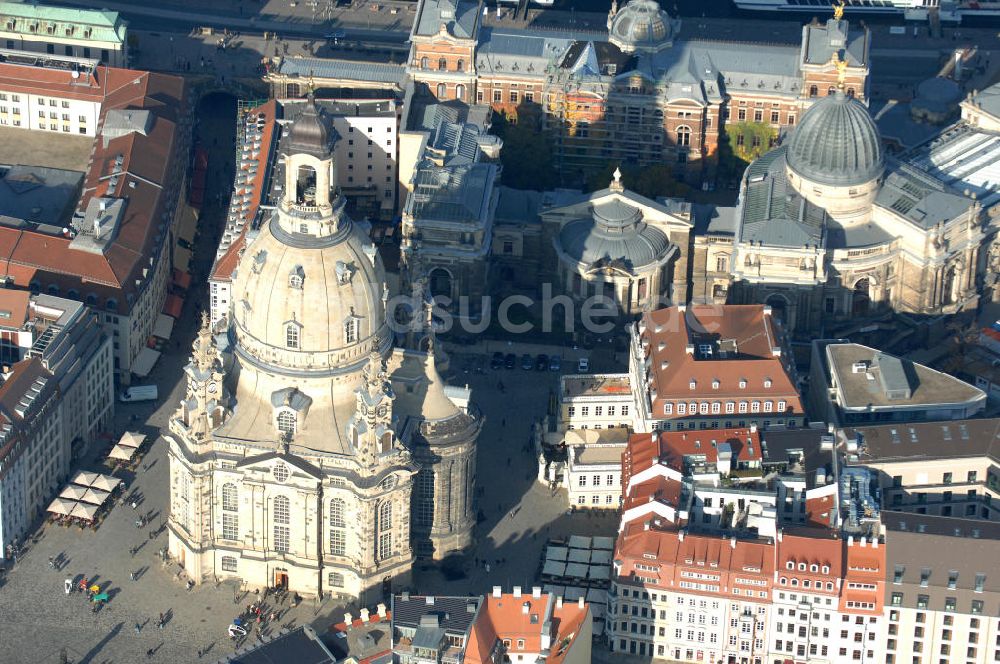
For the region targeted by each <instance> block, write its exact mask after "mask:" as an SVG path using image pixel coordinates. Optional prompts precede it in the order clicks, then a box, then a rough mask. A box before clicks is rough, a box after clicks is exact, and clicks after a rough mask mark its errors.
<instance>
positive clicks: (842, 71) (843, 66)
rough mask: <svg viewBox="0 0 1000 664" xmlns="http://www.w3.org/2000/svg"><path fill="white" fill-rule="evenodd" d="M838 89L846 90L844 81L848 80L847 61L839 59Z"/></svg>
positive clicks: (837, 63)
mask: <svg viewBox="0 0 1000 664" xmlns="http://www.w3.org/2000/svg"><path fill="white" fill-rule="evenodd" d="M836 66H837V87H838V88H840V89H841V90H843V89H844V81H846V80H847V59H846V58H843V59H841V58H840V57H837V62H836Z"/></svg>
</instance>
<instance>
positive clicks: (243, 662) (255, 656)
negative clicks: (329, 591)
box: [228, 627, 337, 664]
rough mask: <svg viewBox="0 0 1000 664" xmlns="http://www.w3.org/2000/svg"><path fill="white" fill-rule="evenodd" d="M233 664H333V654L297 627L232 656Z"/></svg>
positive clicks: (334, 660) (314, 634) (317, 638)
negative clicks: (282, 663)
mask: <svg viewBox="0 0 1000 664" xmlns="http://www.w3.org/2000/svg"><path fill="white" fill-rule="evenodd" d="M228 661H230V662H233V664H273V663H274V662H297V663H298V664H334V663H335V662H336V661H337V660H336V658H335V657H334V655H333V653H332V652H330V651H329V650H328V649H327V648H326V646H324V645H323V643H322V642H321V641H320V640H319V637H318V636H317V635H316V632H314V631H313V630H312V629H311V628H309V627H299V628H298V629H296V630H293V631H291V632H289V633H288V634H281V635H279V636H276V637H275V638H274V639H272V640H271V641H268V642H267V643H264V644H262V645H259V646H257V647H256V648H253V649H252V650H250V651H248V652H245V653H242V654H236V655H233V656H232V658H231V659H230V660H228Z"/></svg>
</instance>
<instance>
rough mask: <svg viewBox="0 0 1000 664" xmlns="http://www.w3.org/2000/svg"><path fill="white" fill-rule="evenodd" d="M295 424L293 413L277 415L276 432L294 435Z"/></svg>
mask: <svg viewBox="0 0 1000 664" xmlns="http://www.w3.org/2000/svg"><path fill="white" fill-rule="evenodd" d="M296 424H297V422H296V418H295V413H293V412H291V411H288V410H283V411H281V412H280V413H278V431H280V432H281V433H288V434H293V433H295V426H296Z"/></svg>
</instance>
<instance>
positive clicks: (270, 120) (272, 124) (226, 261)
mask: <svg viewBox="0 0 1000 664" xmlns="http://www.w3.org/2000/svg"><path fill="white" fill-rule="evenodd" d="M248 112H250V113H254V114H262V115H263V116H264V127H263V129H262V130H261V149H260V153H259V155H258V157H257V159H256V161H257V163H258V167H257V174H256V175H255V176H254V180H253V185H252V186H251V193H250V195H251V197H252V198H251V200H250V207H249V208H248V209H247V210H246V212H245V213H242V216H243V220H244V222H245V224H244V226H243V229H242V230H241V231H240V234H239V237H238V238H236V239H235V240H234V241H233V243H232V244H231V245H229V248H228V249H227V250H226V252H225V253H224V254H222V256H220V257H219V258H218V259H216V261H215V265H214V266H213V268H212V274H211V276H210V277H209V278H210V279H212V280H213V281H229V280H231V279H232V277H233V271H234V270H235V269H236V264H237V263H238V262H239V259H240V252H241V251H242V250H243V246H244V245H245V244H246V232H247V229H248V228H250V224H251V223H252V222H253V220H254V218H255V217H256V216H257V210H258V208H259V207H260V202H261V199H262V198H263V197H264V194H265V193H266V192H265V191H264V184H265V180H266V177H267V171H268V168H267V167H268V160H269V159H270V158H271V145H272V143H273V142H274V140H275V139H276V138H277V126H278V123H277V122H276V118H277V113H278V102H277V101H275V100H274V99H272V100H271V101H268V102H265V103H263V104H261V105H260V106H257V107H255V108H252V109H250V111H248ZM249 171H250V169H249V166H247V167H246V168H244V169H242V171H241V173H244V174H245V173H249ZM233 200H236V196H235V195H234V196H233ZM231 211H235V207H232V208H231Z"/></svg>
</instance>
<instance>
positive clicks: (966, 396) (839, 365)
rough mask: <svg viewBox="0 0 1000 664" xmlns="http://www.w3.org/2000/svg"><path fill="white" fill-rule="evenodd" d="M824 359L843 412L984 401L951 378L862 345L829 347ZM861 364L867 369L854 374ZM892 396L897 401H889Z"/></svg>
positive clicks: (976, 390)
mask: <svg viewBox="0 0 1000 664" xmlns="http://www.w3.org/2000/svg"><path fill="white" fill-rule="evenodd" d="M826 356H827V362H828V363H829V367H830V374H831V377H832V378H833V380H834V382H835V384H836V387H837V390H838V392H839V394H840V399H841V404H840V405H841V406H842V407H843V408H850V409H857V408H862V409H866V408H872V407H875V408H879V407H881V408H893V407H905V406H931V405H938V404H940V405H946V404H962V403H974V402H976V401H984V402H985V399H986V394H985V393H984V392H983V391H982V390H980V389H979V388H977V387H974V386H972V385H969V384H968V383H966V382H964V381H962V380H959V379H958V378H955V377H954V376H949V375H948V374H945V373H941V372H940V371H935V370H934V369H931V368H930V367H926V366H924V365H922V364H917V363H916V362H911V361H910V360H907V359H903V358H897V357H895V356H894V355H889V354H888V353H883V352H881V351H878V350H875V349H874V348H869V347H868V346H862V345H861V344H852V343H833V344H829V345H828V346H827V347H826ZM862 362H864V363H867V368H866V369H865V370H864V371H855V370H854V367H855V366H856V365H859V366H860V363H862ZM894 393H895V394H897V398H890V395H892V394H894ZM903 393H905V395H903Z"/></svg>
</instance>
